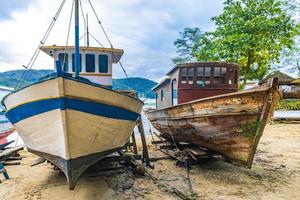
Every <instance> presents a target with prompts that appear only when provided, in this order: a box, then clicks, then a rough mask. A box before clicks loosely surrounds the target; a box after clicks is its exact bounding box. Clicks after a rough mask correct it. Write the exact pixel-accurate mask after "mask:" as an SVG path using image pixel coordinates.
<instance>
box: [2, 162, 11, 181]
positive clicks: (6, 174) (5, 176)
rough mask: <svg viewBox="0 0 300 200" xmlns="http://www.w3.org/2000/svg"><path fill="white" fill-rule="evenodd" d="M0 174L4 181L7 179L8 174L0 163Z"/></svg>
mask: <svg viewBox="0 0 300 200" xmlns="http://www.w3.org/2000/svg"><path fill="white" fill-rule="evenodd" d="M0 173H2V174H3V176H4V178H5V179H9V176H8V173H7V171H6V169H5V168H4V166H3V164H2V163H1V162H0Z"/></svg>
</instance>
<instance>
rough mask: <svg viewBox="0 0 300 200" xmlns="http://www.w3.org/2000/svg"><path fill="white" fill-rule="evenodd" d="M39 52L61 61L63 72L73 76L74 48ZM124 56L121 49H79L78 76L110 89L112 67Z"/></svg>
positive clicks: (49, 48) (47, 47) (47, 48)
mask: <svg viewBox="0 0 300 200" xmlns="http://www.w3.org/2000/svg"><path fill="white" fill-rule="evenodd" d="M41 50H42V51H43V52H45V53H47V54H48V55H49V56H51V57H52V58H54V62H56V61H58V60H59V61H61V66H62V69H63V71H64V72H66V73H70V74H75V53H74V46H44V47H42V48H41ZM123 54H124V51H123V50H122V49H113V48H101V47H80V76H81V77H83V78H86V79H88V80H90V81H91V82H94V83H97V84H100V85H103V86H106V87H112V71H113V69H112V65H113V64H114V63H118V62H119V61H120V59H121V57H122V55H123Z"/></svg>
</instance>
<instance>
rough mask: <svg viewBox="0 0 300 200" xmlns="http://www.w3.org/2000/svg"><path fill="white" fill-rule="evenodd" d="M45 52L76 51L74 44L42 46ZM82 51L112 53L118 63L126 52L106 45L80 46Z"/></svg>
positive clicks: (49, 53) (51, 53)
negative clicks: (105, 46)
mask: <svg viewBox="0 0 300 200" xmlns="http://www.w3.org/2000/svg"><path fill="white" fill-rule="evenodd" d="M40 49H41V50H42V51H43V52H45V53H46V54H48V55H49V56H51V57H53V53H54V52H55V51H74V46H56V45H53V46H43V47H41V48H40ZM80 51H92V52H95V53H96V52H104V53H111V54H112V57H113V63H118V62H119V61H120V59H121V57H122V56H123V54H124V50H123V49H114V48H104V47H80Z"/></svg>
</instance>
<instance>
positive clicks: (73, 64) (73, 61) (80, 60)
mask: <svg viewBox="0 0 300 200" xmlns="http://www.w3.org/2000/svg"><path fill="white" fill-rule="evenodd" d="M81 69H82V59H81V54H80V55H79V72H81ZM72 70H73V72H75V54H74V53H73V54H72Z"/></svg>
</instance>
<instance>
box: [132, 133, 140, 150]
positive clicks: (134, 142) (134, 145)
mask: <svg viewBox="0 0 300 200" xmlns="http://www.w3.org/2000/svg"><path fill="white" fill-rule="evenodd" d="M131 140H132V144H133V152H134V154H138V153H139V152H138V149H137V145H136V140H135V135H134V131H132V134H131Z"/></svg>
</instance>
